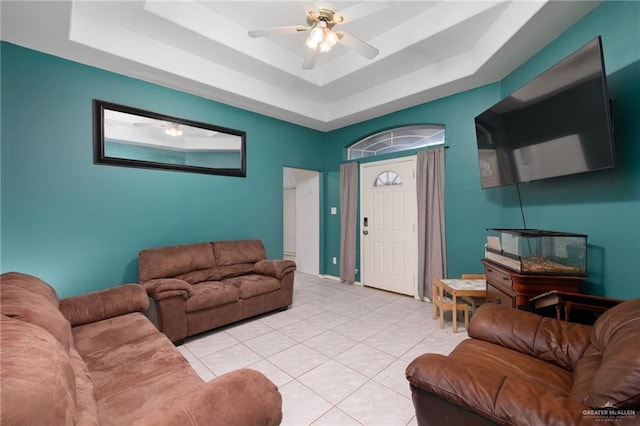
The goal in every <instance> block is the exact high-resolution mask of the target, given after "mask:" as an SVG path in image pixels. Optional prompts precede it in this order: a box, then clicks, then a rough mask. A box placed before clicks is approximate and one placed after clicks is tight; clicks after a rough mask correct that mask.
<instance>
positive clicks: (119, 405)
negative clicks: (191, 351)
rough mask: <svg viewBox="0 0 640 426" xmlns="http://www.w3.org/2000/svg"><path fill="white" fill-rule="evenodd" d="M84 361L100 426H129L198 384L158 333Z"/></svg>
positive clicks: (177, 353) (131, 341)
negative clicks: (94, 396)
mask: <svg viewBox="0 0 640 426" xmlns="http://www.w3.org/2000/svg"><path fill="white" fill-rule="evenodd" d="M84 360H85V362H86V363H87V367H88V368H89V371H90V372H91V376H92V377H93V380H94V384H95V395H96V401H97V404H98V411H99V413H100V424H101V425H102V426H109V425H118V426H120V425H128V424H132V423H133V422H134V421H135V420H136V419H140V418H141V417H143V416H145V415H148V414H151V413H153V412H155V411H157V410H160V409H162V408H163V407H166V406H167V405H170V404H172V403H174V401H175V400H176V398H178V397H180V395H183V394H188V393H190V392H192V391H195V390H196V389H199V388H200V387H201V386H202V384H203V381H202V379H201V378H200V377H198V375H197V374H196V373H195V372H194V371H193V369H192V368H191V366H190V364H189V362H188V361H187V360H186V359H185V358H184V357H183V356H182V354H181V353H180V352H179V351H177V350H176V348H175V346H174V345H173V344H172V343H171V342H170V341H169V339H167V338H166V336H164V335H162V334H160V333H158V332H157V331H156V332H155V333H153V334H150V335H146V336H140V337H138V338H137V339H133V340H130V341H128V342H127V343H126V344H122V345H115V346H111V347H109V348H105V349H102V350H100V351H96V352H92V353H90V354H88V355H85V356H84ZM114 372H117V374H114ZM212 415H213V413H212Z"/></svg>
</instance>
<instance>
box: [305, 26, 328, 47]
mask: <svg viewBox="0 0 640 426" xmlns="http://www.w3.org/2000/svg"><path fill="white" fill-rule="evenodd" d="M321 24H324V25H321ZM326 26H327V23H326V22H324V21H320V22H318V24H317V25H316V26H315V27H313V29H312V30H311V33H310V34H309V38H310V39H313V40H314V41H315V42H316V43H320V42H321V41H322V39H323V38H324V30H325V28H326Z"/></svg>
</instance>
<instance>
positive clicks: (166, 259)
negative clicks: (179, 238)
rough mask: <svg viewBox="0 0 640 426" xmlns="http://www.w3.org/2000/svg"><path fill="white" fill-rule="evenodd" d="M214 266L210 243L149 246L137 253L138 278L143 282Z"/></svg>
mask: <svg viewBox="0 0 640 426" xmlns="http://www.w3.org/2000/svg"><path fill="white" fill-rule="evenodd" d="M214 266H215V258H214V257H213V250H212V248H211V244H210V243H197V244H188V245H179V246H166V247H157V248H150V249H146V250H142V251H141V252H140V253H139V254H138V280H139V281H140V282H145V281H149V280H152V279H155V278H169V277H175V276H176V275H180V274H184V273H187V272H192V271H198V270H201V269H208V268H213V267H214Z"/></svg>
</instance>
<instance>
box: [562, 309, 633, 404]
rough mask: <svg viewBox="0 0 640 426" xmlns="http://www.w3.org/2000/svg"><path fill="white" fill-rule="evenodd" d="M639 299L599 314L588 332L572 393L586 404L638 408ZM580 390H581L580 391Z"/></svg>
mask: <svg viewBox="0 0 640 426" xmlns="http://www.w3.org/2000/svg"><path fill="white" fill-rule="evenodd" d="M638 312H640V299H634V300H630V301H627V302H624V303H621V304H619V305H617V306H615V307H613V308H611V309H609V310H608V311H607V312H605V313H604V314H602V315H601V316H600V318H598V320H597V321H596V322H595V324H594V325H593V328H592V331H591V345H592V346H591V347H590V348H589V350H588V351H587V353H586V355H587V356H585V357H583V358H582V359H581V360H580V361H579V363H578V365H577V366H576V370H577V371H576V379H575V380H576V385H575V390H574V392H573V394H572V396H574V397H575V398H577V399H579V400H580V402H582V403H583V404H585V405H588V406H590V407H604V406H605V405H607V406H609V405H613V406H615V407H617V408H619V409H625V408H637V407H638V406H640V358H638V353H640V315H638ZM580 389H582V391H580Z"/></svg>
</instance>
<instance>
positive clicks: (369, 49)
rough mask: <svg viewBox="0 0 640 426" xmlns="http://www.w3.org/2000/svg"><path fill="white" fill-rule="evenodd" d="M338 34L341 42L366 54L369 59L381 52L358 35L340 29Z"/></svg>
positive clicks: (361, 53) (359, 52)
mask: <svg viewBox="0 0 640 426" xmlns="http://www.w3.org/2000/svg"><path fill="white" fill-rule="evenodd" d="M336 35H337V36H338V38H339V39H340V43H342V44H344V45H345V46H347V47H348V48H350V49H353V50H354V51H355V52H356V53H358V54H360V55H362V56H364V57H365V58H367V59H373V58H375V57H376V56H377V55H378V53H380V51H379V50H378V49H376V48H375V47H373V46H371V45H370V44H369V43H366V42H364V41H362V40H360V39H359V38H357V37H354V36H352V35H350V34H348V33H345V32H344V31H339V32H337V33H336Z"/></svg>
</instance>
